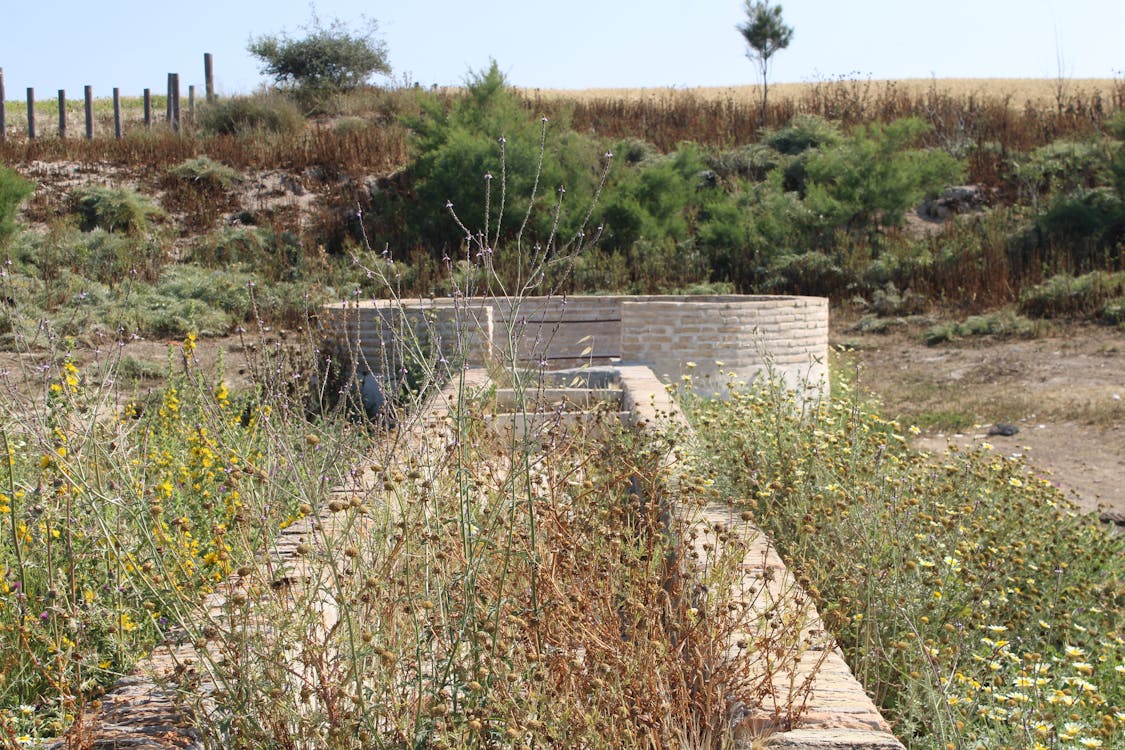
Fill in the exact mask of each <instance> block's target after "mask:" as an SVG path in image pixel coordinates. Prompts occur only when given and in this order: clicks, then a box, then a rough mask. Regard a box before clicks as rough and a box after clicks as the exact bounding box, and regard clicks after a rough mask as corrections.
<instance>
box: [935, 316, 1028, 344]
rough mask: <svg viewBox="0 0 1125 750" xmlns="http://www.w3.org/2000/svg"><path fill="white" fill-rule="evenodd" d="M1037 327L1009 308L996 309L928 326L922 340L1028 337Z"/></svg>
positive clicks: (945, 340) (940, 342) (936, 342)
mask: <svg viewBox="0 0 1125 750" xmlns="http://www.w3.org/2000/svg"><path fill="white" fill-rule="evenodd" d="M1038 332H1039V327H1038V326H1036V324H1035V323H1033V322H1032V321H1030V320H1028V319H1027V318H1025V317H1022V316H1020V315H1017V314H1015V313H1014V312H1012V311H1010V310H998V311H996V312H991V313H987V314H985V315H970V316H969V317H967V318H965V320H964V321H963V322H960V323H957V322H945V323H937V324H935V325H932V326H930V327H929V328H927V329H926V331H925V332H924V333H923V334H922V340H923V341H925V342H926V344H928V345H930V346H934V345H936V344H942V343H945V342H948V341H954V340H956V339H960V338H967V337H969V336H997V337H999V338H1030V337H1033V336H1036V335H1038Z"/></svg>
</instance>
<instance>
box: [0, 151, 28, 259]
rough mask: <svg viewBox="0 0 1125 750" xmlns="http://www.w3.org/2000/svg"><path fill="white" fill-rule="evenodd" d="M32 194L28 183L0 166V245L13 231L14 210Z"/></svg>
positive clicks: (14, 225) (13, 172)
mask: <svg viewBox="0 0 1125 750" xmlns="http://www.w3.org/2000/svg"><path fill="white" fill-rule="evenodd" d="M32 192H34V187H33V186H32V184H31V183H30V182H28V181H27V180H25V179H24V178H22V177H20V176H19V174H17V173H16V172H15V171H14V170H11V169H8V168H7V167H5V166H2V165H0V245H3V244H4V243H5V242H6V241H7V239H8V237H10V236H11V235H12V233H13V232H14V231H15V228H16V224H15V217H16V209H18V208H19V205H20V204H21V203H23V202H24V201H25V200H26V199H27V198H28V197H30V196H31V194H32Z"/></svg>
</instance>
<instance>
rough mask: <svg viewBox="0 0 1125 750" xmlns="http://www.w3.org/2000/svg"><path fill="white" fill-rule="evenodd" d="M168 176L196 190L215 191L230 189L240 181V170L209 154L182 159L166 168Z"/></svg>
mask: <svg viewBox="0 0 1125 750" xmlns="http://www.w3.org/2000/svg"><path fill="white" fill-rule="evenodd" d="M168 176H169V177H171V178H172V180H174V181H176V182H180V183H183V184H186V185H189V186H191V187H192V188H194V189H196V190H204V191H209V192H216V193H217V192H222V191H224V190H230V189H231V188H232V187H234V186H235V185H237V184H239V183H240V182H242V173H241V172H239V171H238V170H236V169H233V168H231V167H228V166H227V165H226V164H223V163H221V162H217V161H215V160H214V159H212V158H211V157H209V156H197V157H195V158H194V159H187V160H186V161H182V162H180V163H179V164H177V165H176V166H174V167H172V168H171V169H170V170H168Z"/></svg>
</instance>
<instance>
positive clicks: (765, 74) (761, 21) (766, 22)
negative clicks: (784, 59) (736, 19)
mask: <svg viewBox="0 0 1125 750" xmlns="http://www.w3.org/2000/svg"><path fill="white" fill-rule="evenodd" d="M737 28H738V30H739V31H740V32H741V33H742V37H743V38H744V39H745V40H746V47H747V49H746V56H747V57H749V58H750V59H751V60H753V61H754V63H755V64H756V65H757V66H758V70H759V72H760V73H761V74H762V115H761V122H762V123H763V124H765V121H766V99H767V97H768V96H769V70H770V59H771V58H772V57H773V56H774V54H775V53H777V52H778V51H780V50H783V49H785V48H786V47H788V46H789V42H790V41H792V39H793V27H792V26H786V25H785V22H784V21H783V20H782V18H781V6H780V5H773V6H771V5H770V4H769V1H768V0H746V20H745V21H743V22H742V23H740V24H738V27H737Z"/></svg>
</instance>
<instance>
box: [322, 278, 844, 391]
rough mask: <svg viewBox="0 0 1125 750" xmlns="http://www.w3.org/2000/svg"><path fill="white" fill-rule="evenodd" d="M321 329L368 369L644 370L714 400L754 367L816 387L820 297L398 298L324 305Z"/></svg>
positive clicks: (821, 346) (821, 351)
mask: <svg viewBox="0 0 1125 750" xmlns="http://www.w3.org/2000/svg"><path fill="white" fill-rule="evenodd" d="M322 318H323V324H324V327H325V329H326V331H328V332H330V334H331V335H334V336H336V337H337V339H340V340H342V341H344V342H346V344H347V346H348V347H349V348H350V349H352V350H353V351H355V352H356V353H357V354H358V355H360V356H361V357H362V360H361V361H363V362H366V365H365V366H364V365H361V366H363V367H364V368H365V369H370V370H371V371H373V372H375V371H378V370H379V369H380V368H381V367H383V365H381V363H384V362H388V361H397V359H396V357H398V356H401V354H400V353H399V350H398V349H397V348H396V347H397V346H398V345H400V344H401V342H403V341H405V342H407V343H406V347H407V349H408V350H409V351H410V352H425V353H427V356H432V357H434V358H435V359H436V358H437V353H438V352H440V353H441V355H442V356H444V357H445V358H446V359H447V360H449V361H457V360H460V359H461V358H463V359H464V361H466V362H468V363H469V364H477V365H479V364H482V363H484V362H485V361H488V360H494V361H498V362H500V363H508V364H510V363H511V362H512V361H513V359H514V360H515V361H517V362H522V363H526V364H529V365H531V366H538V365H540V364H544V365H545V366H547V367H548V368H551V369H557V368H561V367H571V366H575V365H577V364H581V363H583V362H590V363H594V364H598V363H606V362H611V361H620V362H626V363H637V364H645V365H648V366H649V367H651V368H652V370H653V371H654V372H655V373H656V374H657V375H658V376H660V377H661V378H663V379H664V380H665V381H666V382H672V381H678V380H680V378H681V377H683V376H684V375H690V376H691V377H692V379H693V380H694V381H695V383H696V386H697V388H698V389H699V390H701V391H703V392H704V393H707V394H710V395H716V394H721V392H722V391H723V389H724V386H725V383H726V382H727V380H728V379H730V378H733V379H734V380H736V381H747V382H749V381H751V380H753V379H754V378H756V377H759V376H761V375H762V374H763V373H765V372H766V371H772V372H773V373H775V374H776V375H777V376H778V377H780V378H781V379H783V381H784V382H785V384H786V386H787V387H789V388H793V389H795V390H799V389H805V388H811V389H812V390H813V391H814V392H817V393H820V392H823V390H824V389H826V388H827V375H828V361H827V360H828V301H827V300H826V299H823V298H820V297H790V296H746V295H716V296H691V297H683V296H681V297H675V296H620V295H618V296H573V297H529V298H525V299H523V300H521V301H518V302H513V301H510V300H502V299H483V298H474V299H468V300H453V299H446V300H417V299H413V300H401V301H395V302H386V301H375V302H361V303H347V304H337V305H330V306H328V307H326V308H325V310H324V314H323V316H322Z"/></svg>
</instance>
